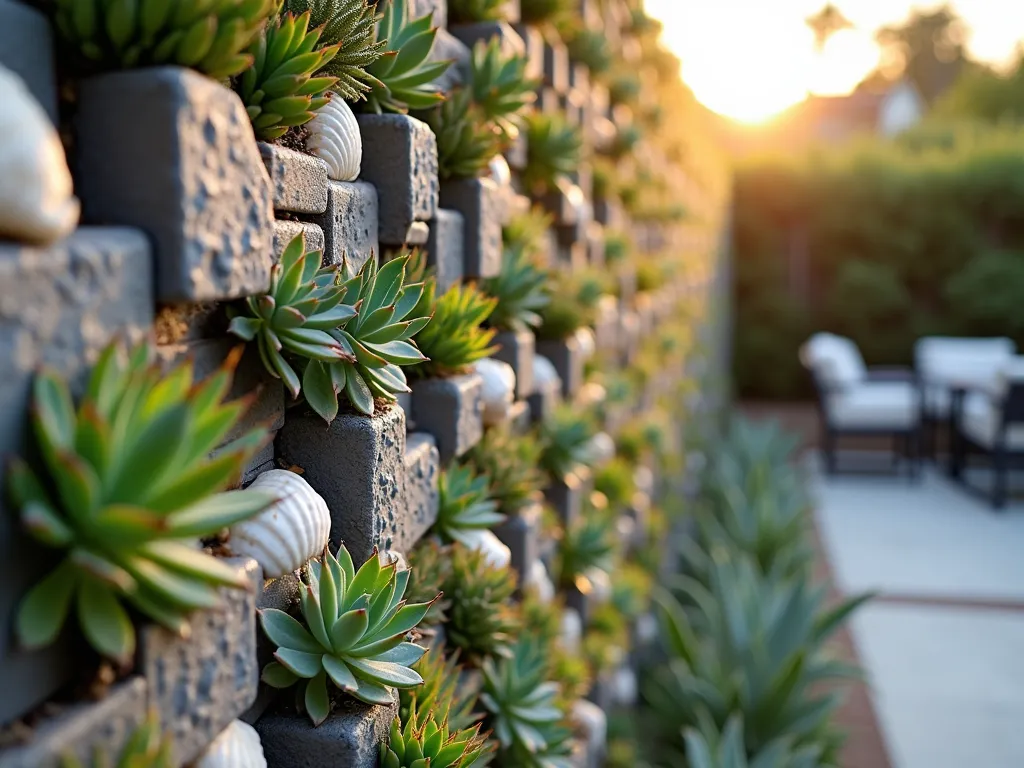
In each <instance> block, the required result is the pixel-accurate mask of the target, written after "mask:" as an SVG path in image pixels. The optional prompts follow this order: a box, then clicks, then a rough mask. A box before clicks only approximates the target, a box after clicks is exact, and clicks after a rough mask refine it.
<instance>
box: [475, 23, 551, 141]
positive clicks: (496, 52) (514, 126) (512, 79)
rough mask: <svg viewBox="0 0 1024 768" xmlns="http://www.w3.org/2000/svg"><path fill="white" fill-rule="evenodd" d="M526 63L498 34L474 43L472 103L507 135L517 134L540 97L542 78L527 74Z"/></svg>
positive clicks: (507, 137) (512, 137)
mask: <svg viewBox="0 0 1024 768" xmlns="http://www.w3.org/2000/svg"><path fill="white" fill-rule="evenodd" d="M526 66H527V59H526V56H524V55H522V54H519V53H512V54H508V53H506V52H505V50H504V49H503V48H502V45H501V40H500V39H499V38H498V36H497V35H495V36H494V37H492V38H491V40H490V42H487V43H485V42H484V41H482V40H481V41H480V42H478V43H477V44H476V45H475V46H474V47H473V54H472V57H471V58H470V61H469V67H470V70H469V71H470V77H469V83H470V88H471V89H472V94H473V103H475V104H476V105H477V106H478V107H479V109H480V111H481V113H482V114H483V116H484V117H485V118H486V119H487V120H491V121H493V122H494V124H495V125H496V126H497V128H498V130H499V131H501V133H502V135H503V136H505V137H506V139H514V138H515V137H516V136H518V134H519V126H520V125H521V123H522V119H523V113H524V111H525V110H526V108H527V107H529V106H530V105H531V104H533V102H534V101H536V99H537V93H536V91H537V88H538V87H539V85H540V82H539V81H538V80H534V79H531V78H528V77H527V76H526Z"/></svg>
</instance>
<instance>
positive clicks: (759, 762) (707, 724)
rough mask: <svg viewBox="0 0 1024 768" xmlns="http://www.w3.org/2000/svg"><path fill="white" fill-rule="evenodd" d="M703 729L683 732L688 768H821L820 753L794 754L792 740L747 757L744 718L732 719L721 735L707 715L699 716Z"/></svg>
mask: <svg viewBox="0 0 1024 768" xmlns="http://www.w3.org/2000/svg"><path fill="white" fill-rule="evenodd" d="M697 719H698V721H700V726H699V727H697V728H694V727H689V728H687V729H686V730H685V731H684V738H685V740H686V764H687V767H688V768H818V766H820V765H821V750H820V749H817V748H815V747H804V748H802V749H799V750H796V751H795V752H794V751H793V749H792V748H791V746H790V741H789V739H785V738H782V739H776V740H775V741H773V742H772V743H771V744H768V745H767V746H766V747H764V748H763V749H761V750H758V751H757V753H756V754H754V755H752V756H748V755H747V746H746V742H745V739H744V735H743V718H742V717H741V716H740V715H733V716H732V717H730V718H729V720H728V722H726V724H725V728H724V729H723V730H722V732H721V733H719V732H718V728H717V726H716V725H715V724H714V722H713V721H711V719H710V718H709V717H708V716H707V713H706V712H700V713H698V715H697Z"/></svg>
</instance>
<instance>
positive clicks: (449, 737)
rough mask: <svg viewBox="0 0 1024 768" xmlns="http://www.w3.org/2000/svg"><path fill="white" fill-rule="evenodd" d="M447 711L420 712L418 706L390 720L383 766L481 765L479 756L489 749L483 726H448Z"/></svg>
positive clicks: (434, 767) (455, 767)
mask: <svg viewBox="0 0 1024 768" xmlns="http://www.w3.org/2000/svg"><path fill="white" fill-rule="evenodd" d="M447 714H448V713H447V712H445V711H444V710H434V711H429V712H427V714H426V715H425V716H422V718H421V716H420V715H419V713H418V712H417V711H416V708H413V709H412V711H410V713H409V715H408V717H406V718H405V727H404V728H403V727H402V721H400V720H399V719H398V718H395V720H394V721H393V722H392V723H391V735H390V738H389V739H388V741H387V743H382V744H381V745H380V768H470V766H479V765H482V761H481V760H480V758H482V757H483V756H484V754H485V753H487V752H490V751H491V750H490V748H489V745H488V744H487V737H486V736H482V735H481V734H480V726H479V725H475V726H473V727H472V728H467V729H465V730H461V731H460V730H455V731H454V732H452V731H450V730H449V726H448V717H447Z"/></svg>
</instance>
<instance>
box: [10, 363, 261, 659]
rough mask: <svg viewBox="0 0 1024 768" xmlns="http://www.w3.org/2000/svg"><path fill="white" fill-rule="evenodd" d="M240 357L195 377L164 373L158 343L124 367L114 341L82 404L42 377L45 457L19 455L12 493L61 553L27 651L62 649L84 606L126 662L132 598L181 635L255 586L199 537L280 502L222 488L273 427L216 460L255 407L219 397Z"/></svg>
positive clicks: (37, 408) (24, 619) (103, 647)
mask: <svg viewBox="0 0 1024 768" xmlns="http://www.w3.org/2000/svg"><path fill="white" fill-rule="evenodd" d="M240 354H241V349H239V350H236V351H235V352H234V353H232V355H231V356H230V357H229V358H228V360H227V361H226V362H225V364H224V366H223V367H222V368H221V369H220V370H218V371H217V372H216V373H214V374H213V375H212V376H210V377H209V378H208V379H207V380H206V381H204V382H201V383H198V384H197V383H193V377H192V366H191V364H190V363H186V364H184V365H180V366H178V367H176V368H174V369H173V370H171V371H170V372H167V371H164V370H161V369H160V367H159V366H157V365H151V364H149V348H148V347H147V346H145V345H143V346H140V347H137V348H136V349H135V350H134V352H133V353H132V354H131V356H130V358H129V359H128V360H127V362H126V361H125V360H124V359H123V355H122V354H121V350H120V349H119V348H118V347H117V346H116V345H113V344H112V345H110V346H108V347H107V348H106V349H105V350H104V351H103V353H102V354H101V355H100V359H99V361H98V362H97V364H96V366H95V368H93V371H92V374H91V376H90V377H89V381H88V385H87V387H86V390H85V394H84V395H83V396H82V398H81V400H80V401H79V404H78V408H77V411H76V409H75V407H74V406H73V404H72V399H71V394H70V391H69V389H68V385H67V383H66V382H64V381H63V380H62V379H61V378H59V377H58V376H57V375H56V374H54V373H53V372H49V371H44V372H43V373H40V374H39V375H38V376H37V377H36V380H35V383H34V389H33V405H32V410H31V415H32V432H33V436H34V438H35V440H34V443H35V448H36V449H37V450H36V454H37V455H38V457H39V461H38V463H34V464H33V465H32V466H30V465H29V464H28V463H27V462H25V461H23V460H22V459H20V458H14V459H12V461H11V463H10V469H9V472H8V475H7V491H8V493H9V494H10V497H11V500H12V502H13V503H14V506H15V507H16V508H17V509H18V511H19V514H20V516H21V521H22V524H23V525H24V526H25V528H26V530H27V531H28V533H29V534H30V535H31V536H32V537H33V538H35V539H37V540H38V541H40V542H41V543H43V544H45V545H46V546H48V547H51V548H53V549H57V550H61V551H62V552H63V553H64V557H63V559H62V560H61V562H60V564H59V565H58V566H57V567H56V568H55V569H54V570H53V571H51V572H50V573H49V575H47V576H46V577H45V578H44V579H43V580H42V581H40V582H39V583H38V584H36V585H35V586H34V587H33V588H32V589H31V590H30V591H29V592H28V594H27V595H25V597H24V598H23V599H22V601H21V603H20V605H19V607H18V611H17V614H16V617H15V634H16V636H17V639H18V642H19V643H20V644H21V645H22V646H23V647H26V648H39V647H42V646H46V645H49V644H50V643H52V642H53V641H54V640H55V639H56V638H57V636H58V634H59V633H60V631H61V628H62V627H63V626H64V624H65V623H66V621H67V618H68V614H69V613H70V612H71V604H72V601H74V603H75V607H76V611H75V612H76V614H77V617H78V624H79V626H80V627H81V630H82V632H83V634H84V635H85V639H86V640H87V641H88V642H89V644H90V645H91V646H92V647H93V648H95V649H96V651H98V652H99V653H100V654H101V655H103V656H107V657H110V658H113V659H115V660H117V661H119V662H121V663H128V662H129V661H130V659H131V657H132V655H133V653H134V652H135V629H134V627H133V626H132V620H131V618H130V616H129V614H128V612H127V610H126V609H125V607H124V605H123V603H125V602H127V603H128V604H130V605H131V606H132V607H133V608H135V609H136V610H138V611H139V612H140V613H141V614H142V615H144V616H146V617H147V618H149V619H152V620H153V621H155V622H157V623H159V624H162V625H164V626H165V627H167V628H168V629H170V630H172V631H174V632H177V633H179V634H181V635H184V634H186V633H187V632H188V629H189V621H188V617H189V613H190V612H192V611H194V610H197V609H202V608H214V607H216V606H218V605H220V603H221V598H220V595H219V593H218V587H221V586H228V587H234V588H237V589H245V588H247V587H248V586H249V580H248V577H247V576H246V575H245V574H243V573H240V572H239V570H238V569H237V568H234V567H231V566H229V565H227V564H226V563H224V562H222V561H220V560H218V559H216V558H214V557H211V556H210V555H207V554H205V553H204V552H203V551H202V550H201V549H197V548H196V547H195V545H194V542H195V541H196V540H197V539H199V538H201V537H207V536H212V535H214V534H216V533H218V532H219V531H220V530H222V529H223V528H225V527H227V526H230V525H233V524H234V523H237V522H239V521H241V520H245V519H246V518H248V517H251V516H252V515H255V514H256V513H257V512H259V511H261V510H262V509H263V508H264V507H266V506H267V505H268V504H270V503H271V502H273V501H274V499H273V498H272V497H270V496H267V495H266V494H262V493H259V492H256V491H234V492H231V493H221V491H224V490H225V489H226V488H228V487H229V486H230V485H231V484H233V483H235V482H237V480H238V478H239V475H240V474H241V471H242V468H243V467H244V466H245V463H246V462H247V461H248V460H249V458H250V457H251V456H252V455H253V453H255V451H256V450H258V449H259V448H260V447H261V446H262V445H263V443H265V442H266V440H267V438H268V434H267V431H266V430H265V429H264V428H262V427H259V428H256V429H254V430H252V431H251V432H248V433H247V434H245V435H244V436H243V437H240V438H238V439H237V440H236V441H234V442H232V443H230V444H228V445H227V446H224V447H222V448H221V449H220V451H219V452H218V454H217V456H216V458H213V459H211V458H210V453H211V452H212V451H213V450H214V449H216V448H218V446H220V445H221V444H222V443H223V442H224V440H225V439H226V438H227V436H228V434H229V433H230V432H231V430H232V429H233V428H234V426H235V425H236V424H237V423H238V421H239V419H240V418H241V417H242V415H243V414H244V413H245V411H246V410H247V408H248V405H249V401H248V400H236V401H233V402H230V403H224V404H222V403H221V400H222V399H223V398H224V397H225V396H226V395H227V393H228V390H229V388H230V385H231V376H232V372H233V369H234V367H235V365H236V364H237V362H238V359H239V357H240Z"/></svg>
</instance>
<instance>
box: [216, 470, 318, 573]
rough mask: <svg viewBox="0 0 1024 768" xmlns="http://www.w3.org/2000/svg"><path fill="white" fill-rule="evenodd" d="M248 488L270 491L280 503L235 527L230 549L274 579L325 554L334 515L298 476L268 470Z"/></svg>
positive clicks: (285, 471)
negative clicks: (257, 564)
mask: <svg viewBox="0 0 1024 768" xmlns="http://www.w3.org/2000/svg"><path fill="white" fill-rule="evenodd" d="M249 487H250V488H251V489H253V490H260V491H266V492H268V493H271V494H273V495H274V496H276V497H277V498H278V501H277V502H275V503H273V504H271V505H270V506H269V507H267V508H266V509H265V510H263V511H262V512H260V514H258V515H256V517H253V518H251V519H249V520H246V521H245V522H242V523H239V524H238V525H236V526H234V527H233V528H232V529H231V538H230V540H229V545H230V547H231V549H232V551H234V552H235V554H238V555H243V556H246V557H252V558H255V560H256V562H258V563H259V564H260V565H261V566H263V576H264V577H265V578H268V579H274V578H277V577H278V576H283V575H284V574H286V573H291V572H292V571H294V570H296V569H298V568H301V567H302V566H303V565H305V564H306V563H307V562H308V561H309V560H310V558H312V557H315V556H316V555H319V554H320V553H321V552H323V549H324V547H325V546H327V538H328V536H329V535H330V532H331V512H330V510H329V509H327V503H326V502H325V501H324V500H323V499H322V498H321V497H320V494H318V493H317V492H316V491H314V490H313V488H312V486H310V484H309V483H307V482H306V481H305V480H303V479H302V477H301V476H300V475H297V474H295V473H294V472H289V471H288V470H285V469H270V470H267V471H266V472H264V473H263V474H261V475H260V476H259V477H257V478H256V479H255V480H254V481H253V482H252V485H250V486H249Z"/></svg>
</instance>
